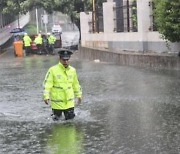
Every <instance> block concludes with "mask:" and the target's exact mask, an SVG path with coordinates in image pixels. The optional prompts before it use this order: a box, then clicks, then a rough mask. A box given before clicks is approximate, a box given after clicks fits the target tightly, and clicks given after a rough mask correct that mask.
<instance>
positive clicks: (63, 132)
mask: <svg viewBox="0 0 180 154" xmlns="http://www.w3.org/2000/svg"><path fill="white" fill-rule="evenodd" d="M82 143H83V133H82V131H81V130H80V129H78V128H77V127H76V125H75V124H73V123H72V124H71V123H65V124H56V125H54V126H53V128H52V129H51V132H50V133H49V138H48V141H47V153H48V154H82V153H83V144H82Z"/></svg>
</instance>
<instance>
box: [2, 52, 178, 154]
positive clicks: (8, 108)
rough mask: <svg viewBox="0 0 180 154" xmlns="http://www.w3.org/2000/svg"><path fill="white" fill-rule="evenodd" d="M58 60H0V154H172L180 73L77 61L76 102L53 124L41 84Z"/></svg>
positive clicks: (175, 152) (74, 62) (5, 57)
mask: <svg viewBox="0 0 180 154" xmlns="http://www.w3.org/2000/svg"><path fill="white" fill-rule="evenodd" d="M57 62H58V56H56V55H55V56H43V55H41V56H36V55H34V56H30V57H25V58H14V57H13V54H12V53H11V54H9V53H8V52H7V53H6V54H4V55H2V56H0V98H1V99H0V153H1V154H35V153H36V154H178V153H180V144H179V143H180V88H179V87H180V72H178V71H160V70H148V69H140V68H132V67H124V66H118V65H114V64H108V63H102V62H99V63H96V62H93V61H81V60H78V57H77V56H76V55H74V57H72V59H71V65H72V66H74V67H76V68H77V72H78V75H79V80H80V83H81V85H82V88H83V102H82V104H81V105H79V106H76V108H75V112H76V117H75V119H74V120H70V121H65V120H64V118H62V119H61V120H60V121H59V122H54V121H52V119H51V117H50V115H51V109H50V107H49V106H47V105H45V104H44V103H43V101H42V91H43V88H42V82H43V80H44V76H45V74H46V71H47V70H48V68H49V67H50V66H52V65H54V64H56V63H57Z"/></svg>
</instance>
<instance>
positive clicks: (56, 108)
mask: <svg viewBox="0 0 180 154" xmlns="http://www.w3.org/2000/svg"><path fill="white" fill-rule="evenodd" d="M58 54H59V57H60V62H59V63H58V64H56V65H55V66H53V67H51V68H50V69H49V70H48V72H47V74H46V76H45V80H44V84H43V85H44V93H43V99H44V102H45V104H47V105H48V104H49V103H50V105H51V108H52V112H53V116H52V117H53V120H55V121H56V120H59V118H60V117H61V116H62V112H63V113H64V116H65V119H66V120H68V119H73V118H74V117H75V113H74V106H75V97H76V98H77V103H78V104H80V103H81V97H82V91H81V86H80V84H79V81H78V77H77V74H76V69H75V68H74V67H72V66H70V65H69V59H70V56H71V54H72V52H71V51H70V50H67V49H62V50H60V51H59V52H58Z"/></svg>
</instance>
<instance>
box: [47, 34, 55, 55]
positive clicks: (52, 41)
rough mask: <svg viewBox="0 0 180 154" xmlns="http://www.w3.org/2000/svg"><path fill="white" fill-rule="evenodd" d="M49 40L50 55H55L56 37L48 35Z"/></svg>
mask: <svg viewBox="0 0 180 154" xmlns="http://www.w3.org/2000/svg"><path fill="white" fill-rule="evenodd" d="M47 36H48V37H47V39H48V44H49V53H50V54H54V45H55V42H56V37H55V36H54V35H52V34H51V33H47Z"/></svg>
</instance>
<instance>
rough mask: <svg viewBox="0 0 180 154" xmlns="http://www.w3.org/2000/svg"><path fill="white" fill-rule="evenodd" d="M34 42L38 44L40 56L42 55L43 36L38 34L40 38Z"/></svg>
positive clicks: (37, 37)
mask: <svg viewBox="0 0 180 154" xmlns="http://www.w3.org/2000/svg"><path fill="white" fill-rule="evenodd" d="M34 42H35V43H36V45H37V48H38V51H37V52H38V54H42V44H43V39H42V36H41V34H38V36H36V38H35V40H34Z"/></svg>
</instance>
